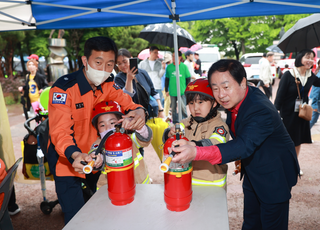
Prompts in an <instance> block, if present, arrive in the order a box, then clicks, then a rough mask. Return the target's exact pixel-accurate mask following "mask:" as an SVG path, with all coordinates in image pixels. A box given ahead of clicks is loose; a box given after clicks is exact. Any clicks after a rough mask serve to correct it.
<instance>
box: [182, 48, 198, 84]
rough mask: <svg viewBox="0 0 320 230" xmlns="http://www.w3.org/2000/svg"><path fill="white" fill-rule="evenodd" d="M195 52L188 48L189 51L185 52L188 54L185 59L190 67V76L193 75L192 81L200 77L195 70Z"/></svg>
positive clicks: (185, 62)
mask: <svg viewBox="0 0 320 230" xmlns="http://www.w3.org/2000/svg"><path fill="white" fill-rule="evenodd" d="M193 54H194V53H193V52H192V51H190V50H188V51H187V52H185V54H184V55H185V56H186V60H185V61H184V64H185V65H186V66H187V67H188V70H189V73H190V76H191V81H194V80H196V79H197V78H199V75H197V74H196V73H195V72H194V66H193Z"/></svg>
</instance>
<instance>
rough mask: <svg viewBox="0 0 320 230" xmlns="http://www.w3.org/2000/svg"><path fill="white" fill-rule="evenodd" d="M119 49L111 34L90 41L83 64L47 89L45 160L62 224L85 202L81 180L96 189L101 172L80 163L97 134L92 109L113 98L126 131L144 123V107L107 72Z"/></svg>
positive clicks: (89, 157)
mask: <svg viewBox="0 0 320 230" xmlns="http://www.w3.org/2000/svg"><path fill="white" fill-rule="evenodd" d="M117 53H118V50H117V47H116V44H115V43H114V41H113V40H111V39H110V38H107V37H93V38H90V39H88V40H87V41H86V42H85V45H84V56H82V57H81V60H82V63H83V67H81V69H80V70H78V71H76V72H74V73H71V74H67V75H65V76H62V77H60V78H59V79H58V80H57V81H56V82H55V83H54V85H53V86H52V88H51V89H50V93H49V136H50V138H49V143H48V163H49V167H50V171H51V173H52V174H53V175H54V180H55V185H56V192H57V195H58V199H59V203H60V205H61V208H62V211H63V213H64V218H65V219H64V221H65V224H67V223H68V222H69V220H70V219H71V218H72V217H73V216H74V215H75V214H76V213H77V212H78V211H79V210H80V208H81V207H82V206H83V205H84V203H85V200H84V197H83V194H82V183H84V182H85V183H87V186H88V187H89V188H90V189H91V190H92V192H95V191H96V184H97V181H98V179H99V173H96V174H88V175H85V174H84V173H83V167H84V165H83V164H81V162H82V161H85V162H88V163H89V162H91V161H92V157H91V155H88V154H87V153H88V152H89V150H90V144H91V143H93V142H94V141H95V140H96V137H97V136H96V130H95V128H94V127H93V126H92V124H91V113H92V109H93V107H94V106H95V105H96V104H98V103H99V102H101V101H104V100H116V99H117V100H118V103H119V104H120V105H121V106H122V108H123V109H124V111H125V112H127V114H126V115H124V117H132V118H133V119H132V120H131V121H129V120H128V119H127V120H126V121H124V122H123V127H124V128H125V129H141V128H142V127H143V125H144V124H145V110H144V109H143V107H142V106H140V105H137V104H134V103H133V102H132V99H131V97H130V96H129V95H128V94H126V93H124V92H123V91H122V90H121V89H120V87H119V86H117V85H116V84H114V82H113V78H114V77H113V75H112V74H111V72H112V71H113V69H114V66H115V60H116V55H117ZM97 159H99V158H97ZM101 164H102V161H101V159H100V160H96V162H95V165H94V167H99V165H101Z"/></svg>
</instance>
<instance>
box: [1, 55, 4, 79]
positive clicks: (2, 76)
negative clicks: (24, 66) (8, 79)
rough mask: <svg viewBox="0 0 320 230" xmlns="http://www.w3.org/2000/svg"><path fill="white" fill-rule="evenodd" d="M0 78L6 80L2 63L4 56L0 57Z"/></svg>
mask: <svg viewBox="0 0 320 230" xmlns="http://www.w3.org/2000/svg"><path fill="white" fill-rule="evenodd" d="M0 78H4V70H3V63H2V55H0Z"/></svg>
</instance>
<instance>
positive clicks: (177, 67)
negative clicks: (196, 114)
mask: <svg viewBox="0 0 320 230" xmlns="http://www.w3.org/2000/svg"><path fill="white" fill-rule="evenodd" d="M171 6H172V11H173V13H174V15H175V14H176V9H175V8H176V3H175V2H174V1H172V2H171ZM173 30H174V36H173V44H174V59H175V66H176V81H177V100H178V110H179V113H178V120H179V122H180V121H181V120H182V109H181V93H180V74H179V62H180V61H179V55H178V35H177V22H176V19H173Z"/></svg>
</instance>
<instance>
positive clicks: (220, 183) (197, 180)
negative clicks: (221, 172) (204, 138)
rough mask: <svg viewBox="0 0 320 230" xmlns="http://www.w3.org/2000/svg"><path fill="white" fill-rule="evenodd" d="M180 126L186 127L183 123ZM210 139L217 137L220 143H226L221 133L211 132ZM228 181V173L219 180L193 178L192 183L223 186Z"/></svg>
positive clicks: (182, 128)
mask: <svg viewBox="0 0 320 230" xmlns="http://www.w3.org/2000/svg"><path fill="white" fill-rule="evenodd" d="M180 128H181V130H184V129H185V125H184V124H183V123H180ZM209 139H215V140H217V141H218V142H219V143H226V138H225V137H224V136H221V135H219V133H217V132H214V133H212V134H211V136H210V137H209ZM226 183H227V174H226V175H225V176H224V177H223V178H222V179H219V180H214V181H208V180H199V179H195V178H192V185H201V186H218V187H223V186H225V185H226Z"/></svg>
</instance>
